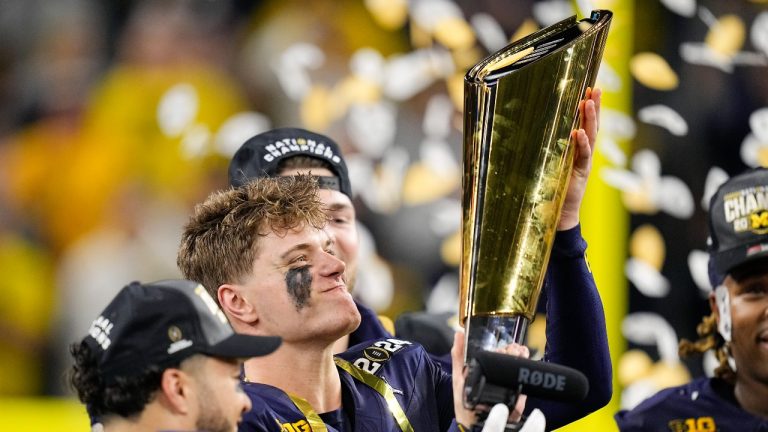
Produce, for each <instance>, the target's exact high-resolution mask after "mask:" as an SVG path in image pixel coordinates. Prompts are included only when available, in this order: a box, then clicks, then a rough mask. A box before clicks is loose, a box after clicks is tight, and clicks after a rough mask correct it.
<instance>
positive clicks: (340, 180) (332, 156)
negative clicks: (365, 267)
mask: <svg viewBox="0 0 768 432" xmlns="http://www.w3.org/2000/svg"><path fill="white" fill-rule="evenodd" d="M600 99H601V91H600V90H599V89H594V91H593V90H591V89H588V90H587V94H586V98H585V100H584V101H582V103H581V104H580V105H579V110H580V118H581V125H580V127H581V129H580V130H578V131H574V135H573V139H574V142H575V144H576V146H577V151H576V152H575V162H574V170H573V174H572V176H571V180H570V183H569V189H568V192H567V195H566V199H565V202H564V205H563V212H562V216H561V219H560V222H559V225H558V227H557V230H558V233H557V236H556V237H555V243H554V248H553V251H552V255H551V258H550V265H549V268H548V271H547V276H546V281H545V284H544V288H543V289H542V298H541V299H540V301H539V304H540V306H542V307H545V308H546V310H547V321H548V322H547V341H548V342H547V349H546V352H545V355H544V360H545V361H550V362H553V363H557V364H562V365H565V366H569V367H573V368H575V369H578V370H579V371H581V372H582V373H584V374H585V375H586V376H587V378H588V380H589V382H590V388H589V393H588V394H587V397H586V398H585V400H584V401H583V402H582V403H581V404H565V403H560V402H552V401H547V400H540V399H534V398H531V399H529V402H528V411H530V410H532V409H533V408H540V409H541V410H542V411H543V412H544V413H545V415H546V417H547V423H548V424H549V425H551V426H552V427H553V428H557V427H560V426H563V425H565V424H568V423H570V422H573V421H575V420H577V419H579V418H581V417H584V416H585V415H587V414H589V413H591V412H593V411H595V410H597V409H599V408H600V407H602V406H604V405H605V404H606V403H608V401H609V400H610V399H611V395H612V392H613V387H612V371H611V360H610V353H609V351H608V339H607V335H606V327H605V317H604V313H603V307H602V302H601V300H600V295H599V293H598V291H597V287H596V286H595V281H594V278H593V277H592V274H591V271H590V270H589V266H588V265H587V262H586V256H585V250H586V242H585V241H584V239H583V238H582V237H581V230H580V224H579V210H580V207H581V202H582V199H583V197H584V193H585V190H586V185H587V179H588V176H589V173H590V168H591V165H592V154H593V149H594V145H595V142H596V140H597V131H598V127H599V111H600ZM299 173H301V174H312V175H313V176H315V177H316V178H317V179H318V182H319V186H320V189H319V191H318V196H319V198H320V199H321V200H322V201H323V203H324V205H325V207H326V209H327V211H328V213H329V222H328V225H327V227H326V229H327V230H328V231H329V233H331V234H332V235H333V237H334V239H335V247H336V253H337V256H338V257H339V258H340V259H341V260H342V261H344V262H345V264H346V275H347V287H348V288H349V289H350V290H351V289H352V288H354V284H355V275H356V271H357V249H358V237H357V230H356V227H355V209H354V207H353V206H352V201H351V198H352V191H351V185H350V182H349V175H348V173H347V167H346V164H345V162H344V158H343V155H342V154H341V151H340V149H339V147H338V145H337V144H336V143H335V142H334V141H333V140H332V139H330V138H329V137H326V136H323V135H320V134H316V133H313V132H309V131H306V130H303V129H298V128H283V129H275V130H271V131H268V132H264V133H262V134H259V135H256V136H254V137H252V138H250V139H248V140H247V141H246V142H245V143H244V144H243V145H242V146H241V147H240V149H239V150H238V151H237V152H236V153H235V155H234V156H233V158H232V161H231V162H230V165H229V182H230V185H232V186H233V187H239V186H242V185H244V184H246V183H247V182H248V181H250V180H252V179H254V178H262V177H275V176H290V175H295V174H299ZM356 304H357V308H358V311H359V312H360V315H361V316H362V321H361V324H360V326H359V327H358V328H357V329H356V330H355V331H353V332H352V333H351V334H350V335H349V336H345V337H342V338H341V339H340V340H339V342H337V346H336V352H342V351H343V350H345V349H346V348H347V347H348V346H353V345H355V344H358V343H361V342H364V341H367V340H370V339H378V338H386V337H390V334H389V333H388V332H387V330H386V329H385V328H384V327H382V325H381V323H380V322H379V320H378V319H377V317H376V314H375V313H374V312H373V311H372V310H370V309H369V308H367V307H366V306H365V305H362V304H360V302H356ZM419 318H426V319H422V321H426V322H429V323H434V322H436V321H437V320H436V319H434V317H427V316H423V315H420V316H419ZM409 324H410V325H409V326H406V327H411V328H412V327H414V326H416V327H418V329H414V330H413V331H412V332H411V333H410V334H409V335H407V336H408V337H405V336H403V335H401V334H398V335H397V337H398V338H404V339H413V340H416V341H419V340H420V339H422V340H427V339H426V338H424V337H420V336H419V332H421V333H429V334H430V335H431V336H433V337H434V336H438V333H439V334H440V335H442V334H446V335H449V336H448V337H447V338H446V339H445V340H444V341H443V343H442V344H438V345H444V346H450V345H451V344H452V343H453V337H452V333H453V330H452V329H440V330H443V331H442V332H441V331H439V330H435V328H434V326H424V325H418V324H419V322H418V320H411V321H410V322H409ZM445 325H446V326H447V323H446V324H445ZM414 336H415V337H414ZM433 345H435V344H433ZM585 351H586V352H589V353H590V355H584V352H585ZM432 357H433V359H435V360H438V361H439V362H440V363H441V365H442V366H443V367H444V369H445V370H446V371H450V370H451V365H450V356H445V355H433V356H432Z"/></svg>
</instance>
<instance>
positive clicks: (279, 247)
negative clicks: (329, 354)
mask: <svg viewBox="0 0 768 432" xmlns="http://www.w3.org/2000/svg"><path fill="white" fill-rule="evenodd" d="M335 250H336V248H335V246H334V242H333V237H332V236H330V235H329V234H328V233H327V232H326V231H325V230H322V229H317V228H314V227H307V226H303V227H300V228H296V229H292V230H289V231H288V232H285V233H275V232H274V231H272V232H270V233H268V234H267V235H265V236H262V237H260V238H259V240H258V245H257V253H256V259H255V260H254V263H253V267H252V268H253V271H252V272H251V274H250V275H249V276H248V277H246V278H245V280H244V281H243V283H242V284H238V286H239V289H240V291H241V293H242V295H243V297H244V298H245V300H246V301H247V302H248V303H249V304H251V305H252V306H253V308H254V309H255V312H256V315H257V317H258V322H257V324H256V327H257V328H258V329H260V331H261V332H262V333H263V334H271V335H278V336H281V337H282V338H283V340H284V342H285V343H290V342H297V341H304V340H310V341H317V342H321V343H332V342H333V341H335V340H336V339H338V338H339V337H341V336H344V335H346V334H349V333H350V332H352V331H353V330H354V329H355V328H357V326H358V325H359V324H360V314H359V312H358V311H357V307H356V306H355V303H354V301H353V300H352V296H351V295H350V293H349V291H348V290H347V284H346V282H345V265H344V262H343V261H342V260H340V259H339V258H338V257H337V256H336V254H335Z"/></svg>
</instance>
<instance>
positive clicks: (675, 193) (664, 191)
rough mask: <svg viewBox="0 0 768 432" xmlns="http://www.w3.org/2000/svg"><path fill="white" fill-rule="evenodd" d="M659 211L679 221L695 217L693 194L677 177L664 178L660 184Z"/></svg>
mask: <svg viewBox="0 0 768 432" xmlns="http://www.w3.org/2000/svg"><path fill="white" fill-rule="evenodd" d="M659 191H660V193H659V195H658V197H659V209H661V210H662V211H664V212H666V213H667V214H669V215H672V216H674V217H676V218H678V219H689V218H690V217H691V216H693V212H694V210H695V207H696V206H695V205H694V202H693V194H691V190H690V189H689V188H688V185H687V184H685V182H684V181H682V180H680V179H679V178H677V177H672V176H664V177H662V178H661V183H660V184H659Z"/></svg>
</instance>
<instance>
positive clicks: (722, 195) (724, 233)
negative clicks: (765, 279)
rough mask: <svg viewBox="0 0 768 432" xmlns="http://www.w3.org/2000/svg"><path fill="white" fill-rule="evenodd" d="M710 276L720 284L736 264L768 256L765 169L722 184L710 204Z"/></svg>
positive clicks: (739, 176)
mask: <svg viewBox="0 0 768 432" xmlns="http://www.w3.org/2000/svg"><path fill="white" fill-rule="evenodd" d="M709 236H710V237H709V239H708V249H709V279H710V282H711V283H712V287H713V288H714V287H717V286H718V285H720V284H722V283H723V280H725V276H726V275H727V274H728V273H730V272H731V270H733V269H734V268H736V267H739V266H741V265H743V264H746V263H748V262H751V261H754V260H757V259H759V258H764V257H768V169H765V168H754V169H750V170H748V171H745V172H744V173H742V174H739V175H737V176H735V177H732V178H731V179H729V180H728V181H726V182H725V183H723V184H722V185H721V186H720V188H718V190H717V192H715V194H714V195H713V196H712V199H711V201H710V203H709Z"/></svg>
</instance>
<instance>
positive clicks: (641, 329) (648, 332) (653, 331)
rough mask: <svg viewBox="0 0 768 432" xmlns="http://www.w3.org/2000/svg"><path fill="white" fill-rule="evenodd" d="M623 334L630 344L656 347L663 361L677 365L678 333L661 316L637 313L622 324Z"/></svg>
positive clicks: (628, 316) (678, 359)
mask: <svg viewBox="0 0 768 432" xmlns="http://www.w3.org/2000/svg"><path fill="white" fill-rule="evenodd" d="M621 332H622V333H623V334H624V336H625V337H626V338H627V340H629V341H630V342H634V343H636V344H642V345H655V346H656V347H657V348H658V351H659V357H660V360H661V361H664V362H668V363H677V362H679V361H680V356H679V355H678V354H677V341H678V339H677V333H676V332H675V329H673V328H672V326H671V325H670V324H669V322H667V320H665V319H664V318H663V317H662V316H661V315H658V314H655V313H651V312H635V313H632V314H629V315H627V316H626V317H625V318H624V321H623V322H622V323H621Z"/></svg>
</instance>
